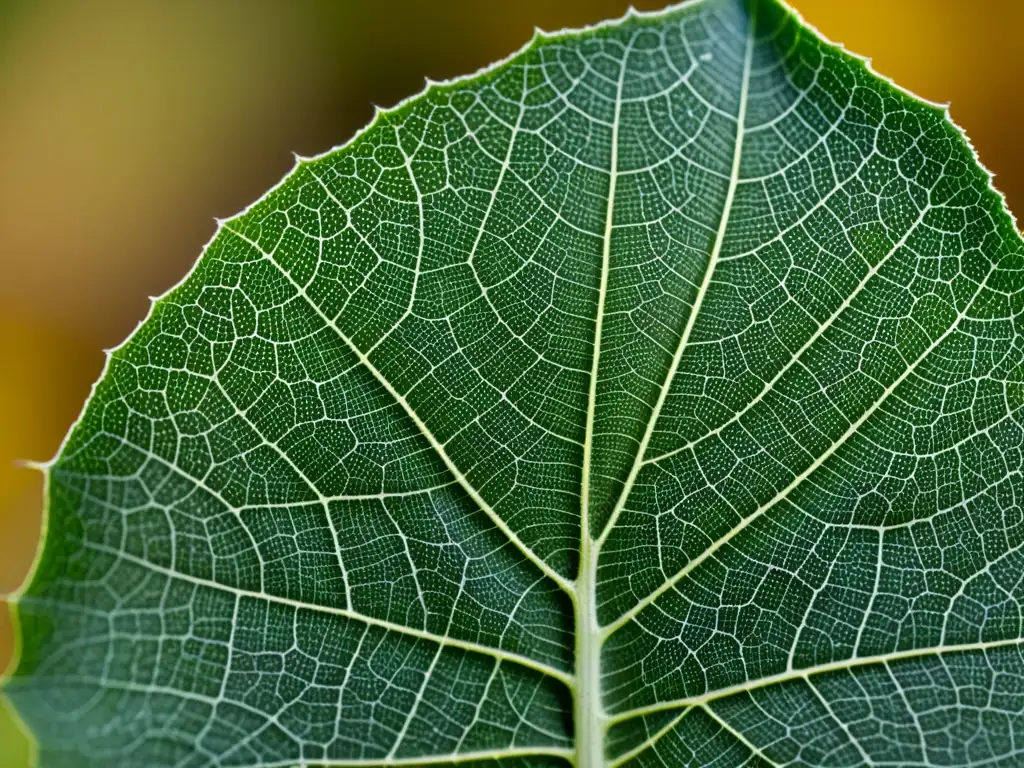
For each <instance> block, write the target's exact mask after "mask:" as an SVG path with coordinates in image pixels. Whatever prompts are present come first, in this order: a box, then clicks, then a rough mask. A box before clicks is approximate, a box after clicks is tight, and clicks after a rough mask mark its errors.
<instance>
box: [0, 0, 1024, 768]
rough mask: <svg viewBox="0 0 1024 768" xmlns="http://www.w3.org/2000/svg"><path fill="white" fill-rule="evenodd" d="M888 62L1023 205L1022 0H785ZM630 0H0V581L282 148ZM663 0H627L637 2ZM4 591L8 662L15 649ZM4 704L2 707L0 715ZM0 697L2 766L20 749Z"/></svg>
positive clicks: (321, 145) (0, 645)
mask: <svg viewBox="0 0 1024 768" xmlns="http://www.w3.org/2000/svg"><path fill="white" fill-rule="evenodd" d="M793 4H794V5H795V6H796V7H797V8H798V9H799V10H800V11H801V12H802V13H803V15H804V17H805V18H806V19H807V20H808V21H810V22H811V23H812V24H815V25H816V26H818V28H819V29H821V30H822V32H824V33H825V35H827V36H828V37H830V38H831V39H833V40H839V41H842V42H844V43H845V44H846V45H847V47H848V48H850V49H851V50H853V51H856V52H858V53H861V54H863V55H867V56H871V57H872V58H873V60H874V65H875V68H876V69H877V70H879V71H880V72H882V73H884V74H886V75H889V76H890V77H892V78H894V79H895V80H896V81H897V82H899V83H900V84H901V85H903V86H905V87H907V88H909V89H911V90H913V91H915V92H916V93H919V94H921V95H922V96H925V97H927V98H929V99H932V100H934V101H941V102H947V101H948V102H951V103H952V114H953V117H954V119H956V120H957V122H959V123H960V124H961V125H962V126H964V128H965V129H966V130H967V132H968V134H969V135H970V136H971V139H972V140H973V143H974V145H975V147H976V148H977V150H978V152H979V154H980V155H981V159H982V161H983V162H984V164H985V165H986V166H987V167H988V168H989V169H990V170H992V171H993V172H994V173H996V174H997V179H996V186H997V187H998V188H999V189H1000V190H1002V191H1003V192H1004V193H1005V195H1006V197H1007V200H1008V203H1009V206H1010V209H1011V210H1017V211H1019V212H1021V214H1022V216H1024V152H1022V151H1021V149H1020V140H1021V134H1020V129H1019V126H1020V125H1022V124H1024V88H1022V84H1024V55H1022V47H1024V2H1021V1H1020V0H975V2H973V3H970V4H967V3H964V2H962V0H848V1H847V2H837V0H794V1H793ZM626 5H627V3H626V2H623V1H622V0H560V1H559V2H558V3H554V2H545V0H517V1H516V2H514V3H481V2H479V1H478V0H444V1H442V0H435V1H434V2H430V3H425V2H419V3H413V2H408V3H404V2H394V0H392V1H390V2H383V1H382V0H346V2H344V3H339V2H329V1H328V0H324V1H322V2H321V1H319V0H303V1H302V2H270V1H269V0H250V1H249V2H243V1H242V0H220V2H216V3H210V2H203V1H202V0H179V1H178V2H175V3H137V2H132V1H131V0H101V1H100V0H98V1H97V2H90V3H79V2H71V1H69V0H62V1H61V2H52V3H45V4H43V3H39V4H37V3H34V2H30V0H0V595H2V594H3V593H5V592H9V591H11V590H13V589H15V588H17V586H18V585H19V583H20V582H21V580H22V578H23V577H24V574H25V573H26V571H27V569H28V567H29V565H30V563H31V561H32V557H33V553H34V550H35V546H36V541H37V537H38V530H39V511H40V506H41V498H40V496H41V482H40V480H41V476H40V475H39V473H37V472H32V471H29V470H26V469H20V468H18V467H17V466H16V460H18V459H36V460H45V459H48V458H50V457H51V456H52V455H53V453H54V452H55V450H56V449H57V446H58V444H59V442H60V440H61V438H62V436H63V435H64V433H65V432H66V431H67V428H68V426H69V425H70V424H71V422H72V421H73V420H74V418H75V416H76V415H77V414H78V411H79V409H80V408H81V406H82V403H83V402H84V400H85V398H86V397H87V396H88V393H89V387H90V385H91V383H92V382H93V380H94V379H95V378H96V377H97V376H98V375H99V371H100V368H101V366H102V363H103V355H102V352H101V350H102V349H103V348H105V347H111V346H114V345H116V344H117V343H119V342H120V341H121V340H122V339H124V337H125V336H127V335H128V334H129V333H130V332H131V330H132V328H134V327H135V324H136V323H138V322H139V320H141V319H142V317H143V316H144V314H145V312H146V311H147V309H148V306H149V301H148V299H147V297H148V296H149V295H155V294H159V293H162V292H163V291H165V290H166V289H167V288H168V287H169V286H171V285H172V284H174V283H175V282H177V281H178V279H180V277H181V276H182V275H183V274H184V273H185V272H186V270H187V269H188V268H189V266H190V265H191V264H192V263H193V262H194V261H195V259H196V258H197V256H198V254H199V251H200V248H201V247H202V245H203V244H204V243H205V242H206V241H207V240H208V239H209V238H210V236H211V235H212V234H213V231H214V221H213V218H214V217H215V216H220V217H225V216H229V215H231V214H233V213H235V212H237V211H238V210H240V209H241V208H242V207H244V206H245V205H246V204H247V203H249V202H251V201H252V200H254V199H255V198H257V197H258V196H259V195H260V194H262V193H263V192H264V191H265V190H266V189H267V188H269V187H270V186H271V185H272V184H273V183H275V182H276V181H277V180H278V179H279V178H280V177H281V176H282V175H283V174H284V173H286V172H287V171H288V170H289V169H290V168H291V166H292V162H293V161H292V155H291V152H292V151H293V150H294V151H296V152H298V153H300V154H303V155H311V154H316V153H319V152H322V151H324V150H326V149H328V148H330V147H331V146H334V145H336V144H339V143H341V142H342V141H344V140H345V139H347V138H348V137H349V136H351V134H352V133H353V132H354V131H355V130H357V129H358V128H359V127H360V126H362V125H363V124H365V123H366V122H367V121H368V120H369V118H370V117H371V115H372V106H371V105H372V104H373V103H377V104H381V105H390V104H393V103H395V102H397V101H398V100H400V99H401V98H403V97H405V96H407V95H409V94H412V93H415V92H417V91H419V90H420V89H421V88H422V86H423V78H424V76H429V77H431V78H433V79H443V78H448V77H452V76H455V75H459V74H464V73H468V72H472V71H474V70H476V69H478V68H479V67H481V66H484V65H486V64H488V63H489V62H491V61H493V60H495V59H497V58H500V57H502V56H505V55H507V54H508V53H510V52H511V51H513V50H515V49H516V48H518V47H519V46H521V45H522V44H523V43H524V42H525V41H526V40H528V39H529V37H530V35H531V33H532V30H533V27H534V25H537V26H540V27H542V28H544V29H549V30H553V29H558V28H560V27H563V26H579V25H581V24H585V23H589V22H595V21H598V20H600V19H602V18H607V17H611V16H618V15H620V14H621V13H622V12H623V11H624V10H625V8H626ZM658 5H659V4H658V3H645V2H640V3H637V6H638V7H640V8H652V7H657V6H658ZM11 640H12V635H11V628H10V624H9V620H8V615H7V611H5V610H0V670H3V668H4V667H5V665H6V664H7V661H8V659H9V657H10V653H11ZM5 723H6V724H5ZM26 753H27V747H26V745H25V742H24V740H23V739H22V738H21V736H20V735H18V734H17V732H16V731H15V730H13V729H12V727H11V725H10V722H9V721H6V720H5V718H4V716H3V713H2V711H0V768H20V767H21V766H23V765H24V764H25V761H26V757H25V755H26Z"/></svg>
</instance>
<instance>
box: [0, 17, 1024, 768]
mask: <svg viewBox="0 0 1024 768" xmlns="http://www.w3.org/2000/svg"><path fill="white" fill-rule="evenodd" d="M1022 282H1024V245H1022V241H1021V238H1020V235H1019V234H1018V232H1017V230H1016V228H1015V225H1014V222H1013V221H1012V219H1011V218H1010V216H1009V215H1008V213H1007V212H1006V211H1005V208H1004V206H1003V203H1002V200H1001V198H1000V197H999V195H998V194H997V193H996V192H995V191H994V190H993V189H992V187H991V185H990V181H989V178H988V176H987V174H986V172H985V171H984V170H983V169H982V168H981V167H980V166H979V165H978V163H977V161H976V159H975V157H974V154H973V152H972V150H971V149H970V146H969V145H968V144H967V142H966V140H965V139H964V137H963V136H962V135H961V133H960V132H959V131H958V129H956V127H955V126H953V125H952V123H951V122H949V120H948V118H947V116H946V114H945V112H944V110H943V109H941V108H938V107H936V106H934V105H930V104H926V103H923V102H921V101H920V100H918V99H916V98H914V97H912V96H910V95H908V94H906V93H905V92H903V91H901V90H899V89H898V88H897V87H895V86H894V85H892V84H891V83H888V82H886V81H884V80H882V79H880V78H879V77H877V76H876V75H875V74H873V73H872V72H871V71H870V70H869V69H868V68H867V67H866V65H865V64H864V63H863V62H861V61H860V60H857V59H855V58H853V57H851V56H850V55H848V54H846V53H844V52H842V51H840V50H838V49H836V48H835V47H833V46H831V45H830V44H828V43H826V42H824V41H823V40H821V39H820V38H819V37H818V36H817V35H816V33H814V32H813V31H812V30H809V29H808V28H807V27H805V26H804V25H803V24H802V23H801V22H800V21H799V19H798V18H796V17H795V15H794V14H792V12H790V11H789V10H788V9H787V8H785V7H784V6H782V5H780V4H779V3H777V2H775V0H753V1H752V2H741V1H740V0H705V1H704V2H699V3H690V4H686V5H682V6H679V7H676V8H671V9H668V10H666V11H664V12H662V13H658V14H650V15H640V14H635V13H634V14H630V15H628V16H627V17H625V18H624V19H622V20H619V21H616V22H612V23H606V24H603V25H600V26H598V27H595V28H590V29H587V30H583V31H579V32H567V33H560V34H557V35H538V36H537V37H536V38H535V39H534V40H533V41H532V42H531V43H530V44H529V45H528V46H527V47H526V48H524V49H523V50H522V51H521V52H519V53H518V54H516V55H514V56H513V57H512V58H510V59H508V60H507V61H505V62H502V63H500V64H499V65H495V66H494V67H492V68H490V69H488V70H486V71H484V72H482V73H480V74H478V75H475V76H473V77H471V78H468V79H463V80H459V81H455V82H452V83H447V84H440V85H432V86H431V87H429V88H428V89H427V90H426V91H425V92H424V93H423V94H421V95H420V96H418V97H416V98H414V99H411V100H409V101H407V102H405V103H403V104H402V105H400V106H399V107H397V108H395V109H394V110H390V111H387V112H381V113H380V114H379V115H378V116H377V118H376V119H375V120H374V122H373V123H372V124H371V125H370V126H369V127H368V128H366V129H365V130H364V131H363V132H361V133H360V134H359V135H358V136H357V137H355V138H354V139H353V140H352V141H351V142H349V143H348V144H346V145H345V146H343V147H340V148H338V149H336V150H333V151H331V152H329V153H327V154H325V155H323V156H321V157H318V158H315V159H310V160H302V161H300V162H299V163H298V164H297V166H296V168H295V170H294V171H293V172H292V173H291V174H290V175H289V176H288V177H287V178H286V179H285V180H284V181H283V182H282V183H281V184H280V185H279V186H278V187H276V188H275V189H274V190H272V191H271V192H270V193H268V194H267V195H266V196H265V197H264V198H263V199H261V200H260V201H259V202H258V203H256V204H255V205H254V206H252V207H251V208H250V209H248V210H247V211H245V212H243V213H242V214H240V215H239V216H236V217H234V218H232V219H230V220H228V221H226V222H224V223H223V224H222V226H221V227H220V229H219V231H218V234H217V235H216V237H215V238H214V240H213V241H212V242H211V243H210V244H209V246H208V247H207V248H206V249H205V251H204V253H203V255H202V257H201V259H200V260H199V262H198V263H197V265H196V267H195V269H194V270H193V271H192V273H191V274H190V275H189V276H188V277H187V278H186V279H185V280H184V281H183V282H182V283H181V284H180V285H179V286H178V287H177V288H175V289H174V290H172V291H171V292H170V293H169V294H167V295H166V296H164V297H162V298H161V299H159V300H158V301H156V302H155V303H154V306H153V310H152V312H151V315H150V317H149V318H148V319H147V320H146V322H145V323H144V324H143V325H142V326H141V327H140V328H139V329H138V330H137V331H136V333H135V334H134V335H133V336H132V337H131V338H130V339H129V340H128V341H127V342H126V343H125V344H124V345H123V346H122V347H120V348H119V349H117V350H116V351H115V352H114V353H113V354H112V355H111V356H110V358H109V361H108V366H107V368H106V370H105V373H104V375H103V377H102V379H101V381H100V382H99V383H98V384H97V386H96V389H95V391H94V393H93V395H92V397H91V398H90V400H89V403H88V405H87V407H86V409H85V411H84V413H83V415H82V417H81V419H80V421H79V422H78V424H77V425H76V426H75V427H74V429H73V430H72V432H71V433H70V435H69V436H68V438H67V440H66V442H65V444H64V446H63V447H62V449H61V451H60V453H59V455H58V456H57V458H56V459H55V460H54V461H53V462H52V463H51V464H49V465H48V466H47V467H46V469H47V502H48V528H47V534H46V537H45V546H44V548H43V550H42V552H41V555H40V558H39V562H38V564H37V568H36V570H35V572H34V574H33V577H32V578H31V579H30V581H29V583H28V584H27V585H26V587H25V588H24V589H23V591H22V592H21V594H20V595H19V596H18V605H17V618H18V620H19V623H20V627H21V633H22V641H23V643H22V645H23V649H22V654H21V658H20V662H19V664H18V666H17V667H16V669H15V670H14V672H13V674H12V675H11V677H10V680H9V681H8V684H7V688H6V692H7V694H8V695H9V696H10V697H11V699H12V700H13V702H14V703H15V705H16V706H17V708H18V711H19V712H20V714H21V715H22V717H23V718H24V719H25V720H26V722H27V723H28V724H29V725H30V727H31V728H32V730H33V731H34V733H35V734H36V735H37V737H38V740H39V747H40V755H41V761H42V763H43V764H44V765H45V766H57V767H62V766H76V767H77V766H142V765H145V766H177V767H178V768H185V767H187V766H252V767H253V768H255V766H263V767H264V768H272V767H274V766H280V767H281V768H285V766H297V765H302V766H321V765H323V766H327V765H334V766H364V765H365V766H382V765H452V764H460V765H480V766H502V767H504V766H509V767H511V766H522V767H523V768H527V767H529V768H539V767H540V766H545V767H546V766H552V768H553V767H554V766H565V765H566V764H568V763H572V764H575V765H576V766H578V767H579V768H598V766H608V767H609V768H611V767H612V766H620V765H630V766H655V765H671V766H676V765H692V766H716V767H717V768H726V767H727V766H755V765H756V766H770V765H777V766H783V765H787V766H788V765H806V766H809V765H813V766H855V765H893V766H896V765H900V766H915V765H916V766H924V765H949V766H970V765H979V766H980V765H986V766H997V765H1005V766H1010V765H1016V764H1018V763H1019V762H1020V761H1021V760H1024V756H1022V754H1021V753H1022V750H1024V746H1022V744H1024V656H1022V645H1021V638H1022V637H1024V626H1022V622H1024V585H1022V579H1021V573H1022V572H1024V552H1022V546H1024V508H1022V501H1021V500H1022V498H1024V481H1022V472H1021V470H1022V466H1024V458H1022V453H1021V452H1022V449H1024V417H1022V406H1024V375H1022V374H1024V344H1022V342H1024V335H1022V332H1021V314H1022V309H1024V293H1022V291H1021V288H1022Z"/></svg>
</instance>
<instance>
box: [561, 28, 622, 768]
mask: <svg viewBox="0 0 1024 768" xmlns="http://www.w3.org/2000/svg"><path fill="white" fill-rule="evenodd" d="M628 59H629V48H628V47H627V48H626V50H625V51H623V54H622V66H621V68H620V70H619V81H618V85H617V86H616V90H615V113H614V116H613V119H612V135H611V153H610V155H611V157H610V161H609V164H608V168H609V179H608V208H607V211H606V213H605V222H604V242H603V244H602V248H601V282H600V286H599V288H598V294H597V315H596V316H595V318H594V355H593V360H592V362H591V368H590V392H589V395H588V400H587V431H586V439H585V440H584V443H583V472H582V477H581V481H580V483H581V484H580V564H579V574H578V576H577V579H576V591H575V594H574V595H573V603H574V607H575V614H576V622H575V623H576V627H575V632H576V686H575V691H574V692H573V696H574V701H573V720H574V723H575V729H574V734H573V735H574V738H575V746H576V755H575V760H574V763H575V765H576V768H599V766H602V765H603V764H604V731H605V718H604V711H603V707H602V703H601V648H600V640H599V638H600V632H601V628H600V627H599V626H598V624H597V594H596V590H595V588H596V586H597V584H596V576H597V553H596V551H591V549H592V545H593V543H594V541H593V539H592V537H591V535H590V466H591V464H592V461H591V453H592V451H593V445H594V416H595V413H596V411H597V371H598V365H599V364H600V358H601V330H602V325H603V324H604V301H605V296H607V294H608V271H609V265H610V261H611V249H612V222H613V220H614V217H615V181H616V179H617V177H618V173H619V117H620V113H621V110H622V84H623V82H625V79H626V62H627V61H628Z"/></svg>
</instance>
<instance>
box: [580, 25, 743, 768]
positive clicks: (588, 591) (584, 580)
mask: <svg viewBox="0 0 1024 768" xmlns="http://www.w3.org/2000/svg"><path fill="white" fill-rule="evenodd" d="M753 43H754V11H753V10H751V12H750V17H749V18H748V28H747V30H746V45H745V53H744V60H743V72H742V76H741V84H740V95H739V105H738V108H737V115H736V144H735V148H734V150H733V157H732V166H731V172H730V175H729V186H728V189H727V191H726V196H725V201H724V205H723V210H722V217H721V220H720V221H719V226H718V231H717V232H716V234H715V240H714V244H713V245H712V249H711V253H710V255H709V257H708V264H707V267H706V269H705V272H704V277H703V280H702V281H701V285H700V287H699V288H698V291H697V295H696V297H695V299H694V303H693V306H692V307H691V310H690V315H689V317H688V318H687V321H686V325H685V327H684V329H683V331H682V334H681V335H680V339H679V344H678V346H677V348H676V353H675V355H674V356H673V359H672V363H671V365H670V367H669V370H668V373H667V375H666V377H665V380H664V382H663V384H662V388H661V390H660V392H659V394H658V400H657V402H656V403H655V406H654V408H653V409H652V412H651V416H650V418H649V419H648V423H647V427H646V428H645V431H644V435H643V438H642V440H641V443H640V446H639V449H638V451H637V455H636V457H635V459H634V462H633V466H632V468H631V470H630V474H629V477H628V479H627V481H626V484H625V486H624V487H623V489H622V492H621V494H620V496H619V498H618V500H617V502H616V505H615V508H614V509H613V512H612V516H611V518H610V519H609V520H608V521H607V523H606V524H605V526H604V529H603V530H602V531H601V533H600V535H599V536H598V538H597V540H595V539H594V538H593V537H592V536H591V532H590V469H591V464H592V450H593V442H594V419H595V414H596V410H597V380H598V366H599V362H600V353H601V332H602V325H603V320H604V303H605V297H606V295H607V293H608V273H609V267H610V262H611V240H612V225H613V220H614V208H615V182H616V179H617V176H618V149H619V123H620V112H621V108H622V86H623V82H624V81H625V75H626V63H627V60H628V58H629V50H628V48H627V50H626V51H625V52H624V54H623V58H622V67H621V70H620V72H619V81H618V86H617V90H616V94H615V113H614V120H613V122H612V136H611V159H610V163H609V169H610V170H609V173H610V177H609V182H608V208H607V213H606V215H605V228H604V242H603V246H602V252H601V280H600V288H599V292H598V300H597V315H596V318H595V322H594V354H593V360H592V364H591V372H590V389H589V396H588V402H587V425H586V439H585V441H584V444H583V469H582V478H581V489H580V564H579V575H578V577H577V580H576V589H575V590H574V591H573V592H572V593H571V596H572V599H573V603H574V608H575V624H576V626H575V632H576V685H575V686H574V691H573V695H574V702H573V715H574V721H575V734H574V735H575V755H574V760H573V762H574V764H575V766H576V768H600V767H601V766H603V765H604V764H605V758H604V737H605V731H606V729H607V727H608V719H607V717H606V715H605V712H604V707H603V703H602V697H601V647H602V645H603V643H604V641H605V640H606V639H607V637H608V636H609V633H607V632H606V631H604V630H603V629H602V627H601V626H600V625H599V624H598V621H597V594H596V586H597V561H598V555H599V554H600V548H601V545H602V544H603V543H604V540H605V538H606V537H607V534H608V532H609V531H610V530H611V528H612V526H613V525H614V523H615V519H616V518H617V517H618V514H619V512H621V510H622V508H623V507H624V506H625V503H626V497H627V496H628V494H629V491H630V490H631V488H632V486H633V482H634V481H635V480H636V475H637V473H638V472H639V469H640V466H641V463H642V461H643V454H644V453H645V451H646V449H647V445H648V443H649V441H650V438H651V435H652V433H653V431H654V426H655V422H656V421H657V418H658V416H659V414H660V412H661V408H662V406H663V405H664V402H665V399H666V397H667V394H668V390H669V387H670V386H671V382H672V379H673V378H674V377H675V373H676V371H677V370H678V368H679V363H680V360H681V359H682V353H683V350H684V349H685V348H686V345H687V341H688V340H689V337H690V334H691V332H692V330H693V326H694V323H695V322H696V318H697V315H698V313H699V311H700V307H701V304H702V303H703V300H704V296H705V295H706V293H707V290H708V286H709V285H710V283H711V277H712V274H713V273H714V270H715V265H716V263H717V262H718V257H719V253H720V252H721V249H722V244H723V242H724V240H725V232H726V229H727V227H728V224H729V213H730V211H731V210H732V204H733V198H734V197H735V194H736V186H737V183H738V180H739V175H740V160H741V157H742V151H743V133H744V127H745V123H746V112H747V96H748V90H749V84H750V70H751V66H752V60H753V47H754V45H753Z"/></svg>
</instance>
